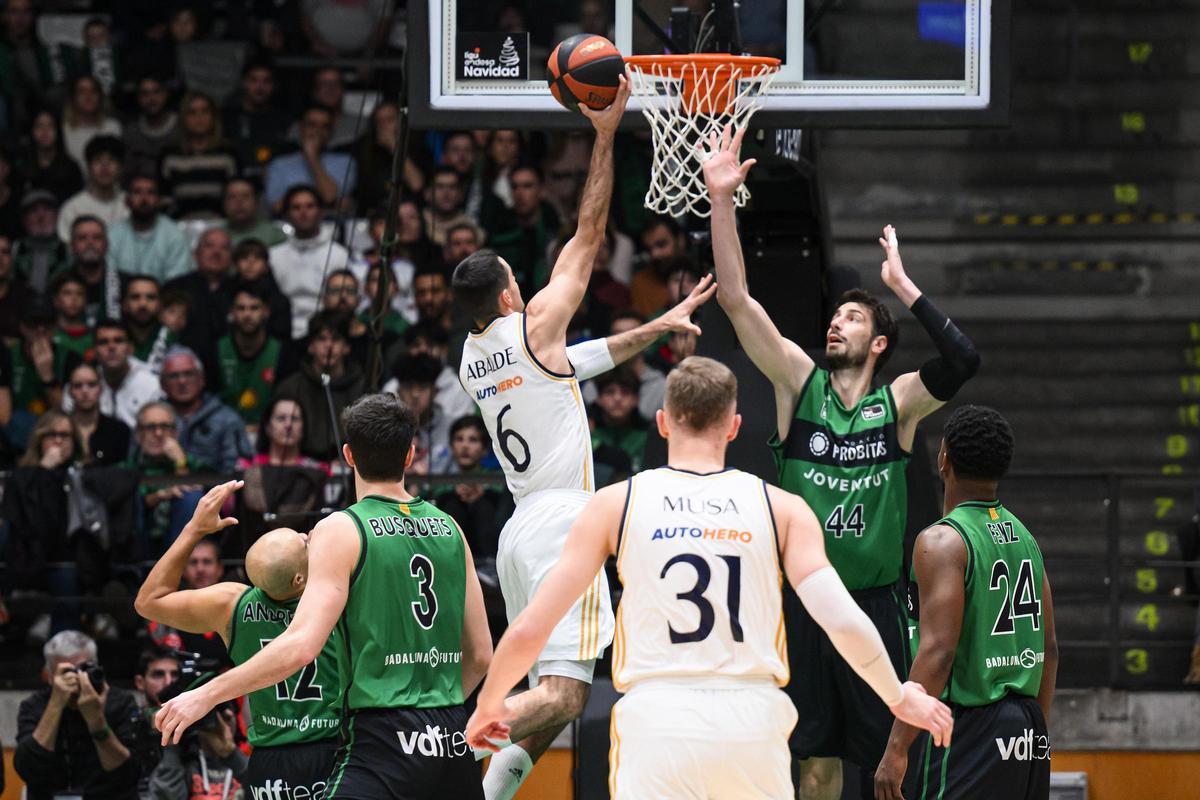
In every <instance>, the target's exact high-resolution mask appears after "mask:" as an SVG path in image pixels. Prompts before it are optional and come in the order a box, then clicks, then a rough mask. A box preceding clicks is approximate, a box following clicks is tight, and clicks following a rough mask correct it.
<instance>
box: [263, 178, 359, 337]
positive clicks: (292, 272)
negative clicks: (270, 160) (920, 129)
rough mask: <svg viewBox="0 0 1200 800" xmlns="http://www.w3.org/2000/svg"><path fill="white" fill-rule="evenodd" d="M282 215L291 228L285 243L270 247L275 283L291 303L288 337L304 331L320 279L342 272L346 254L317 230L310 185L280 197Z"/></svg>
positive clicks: (317, 210) (316, 201) (316, 200)
mask: <svg viewBox="0 0 1200 800" xmlns="http://www.w3.org/2000/svg"><path fill="white" fill-rule="evenodd" d="M283 210H284V216H285V218H286V219H287V221H288V224H289V225H291V227H292V234H291V235H290V236H289V237H288V239H287V241H285V242H282V243H280V244H277V245H275V246H274V247H272V248H271V251H270V255H271V272H272V273H273V274H274V275H275V283H277V284H279V289H280V291H282V292H283V293H284V294H285V295H287V297H288V299H289V300H291V301H292V338H294V339H299V338H301V337H303V336H304V334H305V331H307V330H308V320H309V318H310V317H311V316H312V315H313V313H314V312H315V311H316V310H317V309H318V308H319V307H320V304H321V279H322V276H324V275H326V274H328V273H330V272H333V271H335V270H339V269H345V267H346V265H347V263H348V262H349V260H350V254H349V252H348V251H347V250H346V248H345V247H342V245H340V244H338V243H337V242H333V241H331V239H332V236H333V233H332V231H330V232H328V233H325V232H323V231H322V230H321V216H322V209H321V200H320V197H319V196H318V195H317V190H316V189H314V188H313V187H311V186H293V187H292V188H291V189H289V190H288V192H287V194H285V195H284V197H283Z"/></svg>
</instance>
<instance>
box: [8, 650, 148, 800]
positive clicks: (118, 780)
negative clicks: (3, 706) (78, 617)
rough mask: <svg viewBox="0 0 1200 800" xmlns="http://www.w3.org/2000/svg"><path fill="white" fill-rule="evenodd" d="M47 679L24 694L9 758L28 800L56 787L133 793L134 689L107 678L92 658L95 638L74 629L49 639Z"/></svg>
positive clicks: (106, 794) (103, 794) (92, 794)
mask: <svg viewBox="0 0 1200 800" xmlns="http://www.w3.org/2000/svg"><path fill="white" fill-rule="evenodd" d="M42 652H43V654H44V656H45V659H46V669H45V673H44V675H43V677H44V678H45V680H46V682H47V683H48V684H49V685H48V686H46V687H45V688H42V689H39V690H38V691H36V692H34V693H33V694H32V695H30V696H29V697H27V698H25V700H23V701H22V702H21V708H20V711H19V712H18V715H17V750H16V754H15V755H14V757H13V765H14V767H16V770H17V774H18V775H20V776H21V778H22V779H23V780H24V781H25V783H26V784H27V786H28V797H29V800H50V798H52V797H54V796H55V795H62V794H74V795H82V796H83V797H84V798H87V800H92V798H97V799H99V798H104V800H109V798H120V799H121V800H125V798H128V800H136V798H137V784H138V765H137V764H136V763H134V761H133V760H132V759H131V758H130V757H129V752H130V747H132V746H133V745H134V743H135V741H136V738H137V723H138V707H137V701H136V700H135V699H134V696H133V693H131V692H128V691H126V690H124V689H119V688H117V687H115V686H109V685H108V683H107V682H106V681H105V679H104V669H103V668H102V667H100V666H98V665H97V663H96V643H95V642H94V641H92V639H91V638H90V637H88V636H86V635H84V634H82V633H80V632H79V631H63V632H62V633H59V634H57V635H56V636H54V637H53V638H51V639H50V641H48V642H46V645H45V647H44V648H43V650H42Z"/></svg>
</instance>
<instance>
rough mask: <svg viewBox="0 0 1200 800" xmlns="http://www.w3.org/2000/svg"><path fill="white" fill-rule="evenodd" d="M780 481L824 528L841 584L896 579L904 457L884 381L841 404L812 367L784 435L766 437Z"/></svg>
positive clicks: (866, 585)
mask: <svg viewBox="0 0 1200 800" xmlns="http://www.w3.org/2000/svg"><path fill="white" fill-rule="evenodd" d="M770 445H771V449H772V451H773V452H774V453H775V463H776V465H777V466H778V467H779V485H780V487H781V488H783V489H784V490H786V491H789V492H791V493H793V494H798V495H800V497H802V498H804V500H805V502H807V503H808V505H809V506H810V507H811V508H812V510H813V512H814V513H815V514H816V515H817V519H818V520H819V521H820V522H821V524H822V525H823V526H824V528H825V552H826V553H827V554H828V556H829V561H830V563H831V564H833V567H834V569H836V570H837V573H838V575H839V576H841V579H842V582H843V583H845V584H846V588H847V589H870V588H873V587H876V586H886V585H889V584H892V583H895V582H896V580H897V579H898V578H899V577H900V570H901V567H902V564H903V560H904V526H905V519H906V516H907V513H908V484H907V483H906V481H905V477H904V469H905V466H906V465H907V464H908V459H909V457H910V454H909V453H907V452H905V451H903V450H901V449H900V444H899V440H898V439H897V435H896V402H895V400H894V399H893V398H892V390H891V387H889V386H884V387H881V388H879V389H875V390H874V391H872V392H870V393H868V394H867V395H866V396H865V397H863V399H862V400H860V401H858V404H857V405H855V406H854V407H853V408H846V407H845V406H844V405H842V400H841V398H840V397H838V394H837V392H835V391H834V390H833V385H832V383H831V382H830V376H829V371H828V370H824V369H821V368H820V367H817V368H815V369H813V373H812V375H811V376H810V377H809V379H808V383H807V384H805V386H804V390H803V391H802V392H801V393H800V400H799V402H797V403H796V412H795V414H794V415H793V418H792V424H791V427H790V428H789V429H788V435H787V439H786V440H785V441H782V442H781V441H780V440H779V436H778V434H776V435H775V436H774V437H772V439H771V442H770Z"/></svg>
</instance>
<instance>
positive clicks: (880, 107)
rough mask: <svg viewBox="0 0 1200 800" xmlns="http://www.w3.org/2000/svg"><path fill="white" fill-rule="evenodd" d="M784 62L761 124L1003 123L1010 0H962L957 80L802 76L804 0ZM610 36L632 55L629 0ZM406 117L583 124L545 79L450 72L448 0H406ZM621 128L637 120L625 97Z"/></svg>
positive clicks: (797, 3)
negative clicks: (467, 78) (560, 102)
mask: <svg viewBox="0 0 1200 800" xmlns="http://www.w3.org/2000/svg"><path fill="white" fill-rule="evenodd" d="M742 2H743V4H745V3H746V0H742ZM784 2H786V5H787V13H788V15H789V16H788V17H787V20H788V21H787V25H786V31H784V32H783V35H784V38H785V40H786V56H785V58H784V65H783V67H782V69H781V70H780V73H779V75H778V76H777V77H776V79H775V81H774V83H773V85H772V88H771V94H770V96H769V97H768V98H767V100H766V102H765V104H764V107H763V109H762V110H761V111H759V112H758V114H757V115H756V116H755V118H754V126H755V127H767V128H801V127H808V128H812V127H817V128H833V127H839V128H965V127H995V126H1002V125H1005V124H1007V122H1008V112H1009V100H1010V73H1009V43H1010V34H1011V13H1012V8H1011V0H961V5H962V8H963V12H962V21H963V37H962V42H963V71H962V77H961V79H941V80H928V79H913V80H897V79H846V78H835V79H829V78H825V77H819V78H812V77H811V76H810V78H809V79H808V80H806V79H805V75H804V64H805V58H804V55H805V54H804V47H805V42H804V33H803V31H804V24H803V22H804V20H803V14H804V6H805V2H804V0H784ZM613 5H614V16H613V25H612V30H613V37H612V38H613V40H614V42H615V44H616V45H617V48H618V49H619V50H621V52H623V53H625V54H626V55H630V54H632V52H633V47H634V44H633V40H634V37H633V25H634V19H633V17H634V15H633V4H632V2H631V0H616V1H615V2H614V4H613ZM408 9H409V21H408V22H409V24H408V42H409V46H408V52H407V54H406V58H407V66H408V77H409V81H408V86H409V110H410V121H411V124H413V125H414V126H416V127H419V128H433V129H452V128H521V129H529V128H542V129H562V128H581V127H586V121H585V120H584V119H583V118H582V117H580V116H579V115H577V114H573V113H570V112H568V111H566V110H565V109H563V108H562V107H561V106H559V105H558V104H557V102H555V100H554V98H553V97H552V96H551V94H550V92H549V89H548V88H547V86H546V82H545V81H544V80H528V81H511V80H471V81H460V80H458V79H457V77H456V75H455V62H454V58H455V56H456V52H455V51H456V35H457V33H458V32H459V28H458V27H457V19H456V17H457V5H456V0H413V2H411V3H409V6H408ZM625 124H626V125H628V126H630V127H640V126H644V125H645V121H644V119H643V117H642V114H641V108H640V105H638V102H637V101H636V100H633V101H631V102H630V107H629V110H628V113H627V114H626V122H625Z"/></svg>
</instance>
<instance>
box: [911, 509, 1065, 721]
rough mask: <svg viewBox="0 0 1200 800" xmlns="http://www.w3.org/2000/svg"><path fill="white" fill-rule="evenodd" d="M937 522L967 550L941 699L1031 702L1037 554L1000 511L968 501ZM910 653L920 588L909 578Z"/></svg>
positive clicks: (1037, 675) (1036, 683)
mask: <svg viewBox="0 0 1200 800" xmlns="http://www.w3.org/2000/svg"><path fill="white" fill-rule="evenodd" d="M936 524H939V525H949V526H950V527H952V528H954V529H955V530H956V531H958V535H959V536H961V537H962V540H963V544H964V545H966V548H967V571H966V574H965V576H964V598H963V599H964V603H963V620H962V630H961V632H960V633H959V637H958V650H957V651H955V654H954V666H953V668H952V669H951V671H950V681H949V683H948V684H947V685H946V691H945V692H944V693H943V694H942V698H943V699H944V700H946V701H947V702H951V703H957V704H959V705H963V706H983V705H988V704H989V703H994V702H996V701H997V700H1000V699H1001V698H1003V697H1004V696H1005V695H1007V694H1009V693H1010V692H1011V693H1013V694H1020V695H1025V696H1027V697H1037V693H1038V689H1039V688H1040V687H1041V684H1042V662H1043V659H1044V658H1045V634H1044V631H1043V629H1042V585H1043V584H1042V578H1043V575H1044V574H1045V571H1044V569H1043V566H1042V552H1041V550H1039V549H1038V546H1037V542H1035V541H1034V539H1033V536H1032V535H1031V534H1030V533H1029V531H1028V530H1027V529H1026V528H1025V526H1024V525H1022V524H1021V521H1020V520H1019V519H1017V518H1016V517H1014V516H1013V515H1012V514H1011V513H1009V511H1008V509H1006V508H1004V507H1003V506H1001V505H1000V502H999V501H992V502H990V503H984V502H969V503H961V504H960V505H958V506H956V507H955V509H954V510H953V511H951V512H950V513H949V514H948V515H947V516H945V517H944V518H942V519H941V520H939V521H938V522H937V523H936ZM910 596H911V597H912V598H913V599H912V600H911V601H910V603H909V605H910V606H911V611H912V612H913V616H914V617H915V619H914V623H913V624H914V625H915V628H914V632H913V637H912V646H913V655H914V656H915V655H916V652H917V650H916V648H917V646H918V644H919V642H920V631H921V628H920V587H919V586H917V585H916V576H915V575H914V576H913V582H912V588H911V589H910Z"/></svg>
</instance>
